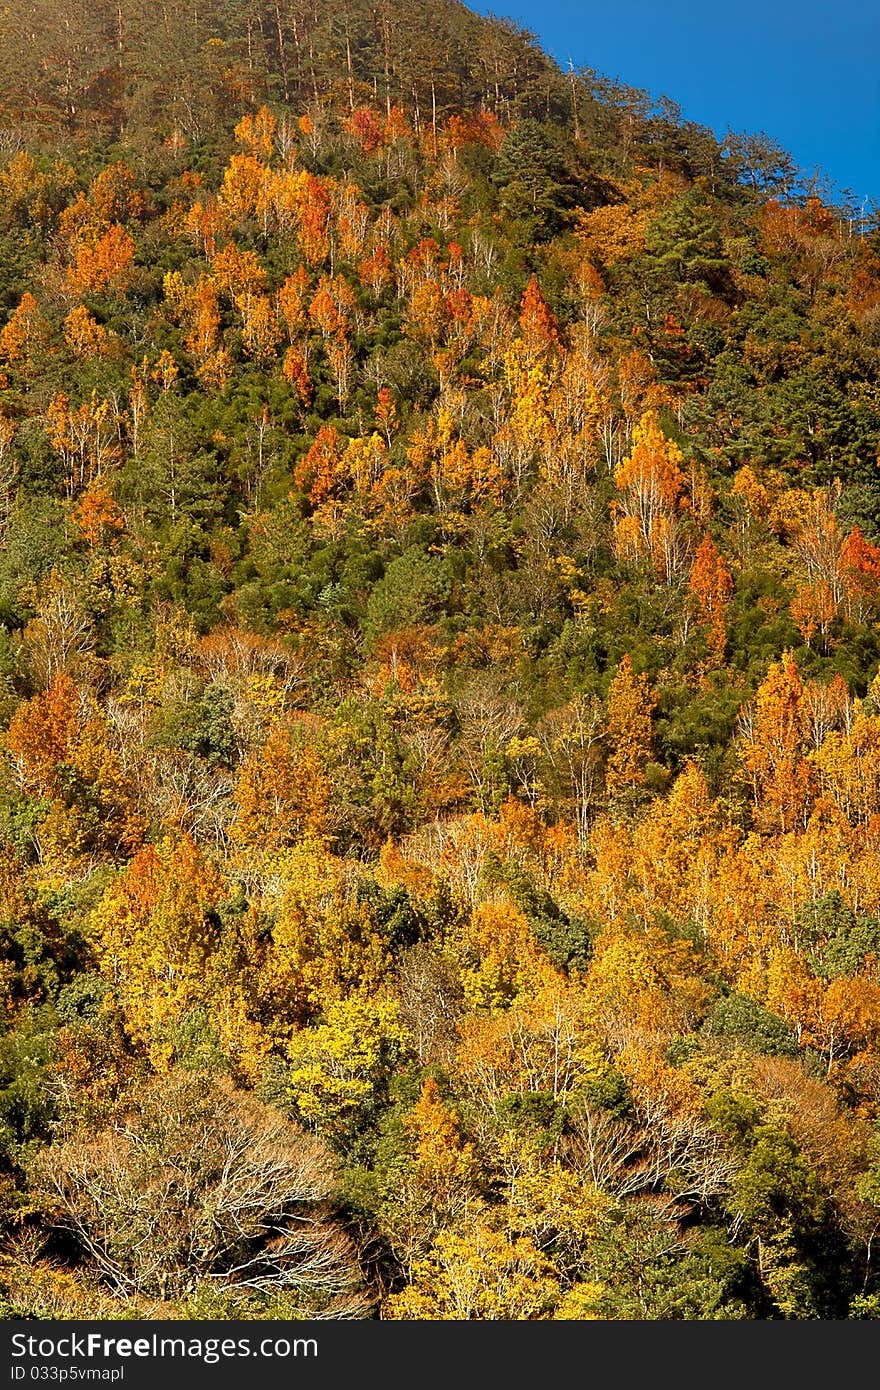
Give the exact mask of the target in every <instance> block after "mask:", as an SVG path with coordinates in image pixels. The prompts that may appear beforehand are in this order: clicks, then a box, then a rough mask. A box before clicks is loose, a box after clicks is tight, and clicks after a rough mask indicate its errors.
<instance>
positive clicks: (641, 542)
mask: <svg viewBox="0 0 880 1390" xmlns="http://www.w3.org/2000/svg"><path fill="white" fill-rule="evenodd" d="M683 462H684V460H683V456H682V452H681V450H680V449H679V447H678V445H677V444H676V443H675V442H674V441H673V440H671V439H667V438H666V436H665V435H664V434H663V431H662V429H661V428H660V421H659V419H658V417H657V415H656V413H655V412H654V411H648V413H647V414H645V415H643V416H642V419H641V421H640V422H639V424H638V425H637V426H636V429H635V430H634V432H633V442H632V449H631V450H630V453H629V455H628V456H627V457H626V458H625V459H623V460H622V462H621V463H620V464H619V465H618V467H617V468H616V469H615V473H614V485H615V487H616V488H617V492H618V497H617V498H616V499H615V501H614V502H613V503H612V509H611V510H612V515H613V517H614V541H615V546H616V548H617V552H618V554H619V555H620V556H621V558H622V559H624V560H629V561H633V560H639V559H642V558H643V557H646V558H648V559H650V560H651V561H652V563H653V565H654V568H655V570H656V571H657V575H658V577H659V578H660V579H661V580H665V581H666V582H669V580H671V579H672V577H673V576H674V575H675V573H676V572H677V570H678V569H679V568H680V565H681V563H682V559H683V557H684V552H683V550H682V547H681V545H680V543H679V540H678V536H677V528H676V518H677V514H678V512H679V511H680V509H681V499H682V493H683V491H684V483H685V479H684V474H683V472H682V468H681V465H682V463H683Z"/></svg>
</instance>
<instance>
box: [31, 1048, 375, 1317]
mask: <svg viewBox="0 0 880 1390" xmlns="http://www.w3.org/2000/svg"><path fill="white" fill-rule="evenodd" d="M35 1173H36V1176H37V1180H38V1182H39V1183H40V1186H41V1187H42V1190H43V1192H44V1193H45V1195H46V1198H47V1200H48V1201H49V1202H50V1203H51V1205H52V1206H53V1207H54V1217H53V1225H55V1226H56V1228H59V1229H64V1230H66V1231H68V1232H69V1233H70V1235H71V1237H72V1239H73V1242H74V1245H75V1247H76V1248H77V1250H78V1253H79V1257H80V1260H81V1261H82V1264H83V1266H84V1267H85V1268H86V1269H89V1270H91V1271H92V1272H93V1274H94V1275H95V1276H96V1277H97V1278H98V1280H99V1281H100V1282H101V1283H103V1284H104V1285H105V1286H106V1287H108V1288H109V1289H110V1290H111V1291H112V1292H113V1293H114V1295H115V1296H116V1297H117V1298H118V1299H120V1300H121V1301H122V1304H123V1306H125V1305H128V1306H131V1307H136V1306H137V1305H138V1303H139V1302H141V1301H142V1300H151V1301H152V1300H156V1299H159V1300H162V1301H163V1302H166V1301H175V1300H183V1301H184V1302H185V1301H186V1300H187V1299H194V1298H195V1297H196V1296H197V1295H198V1294H199V1292H200V1291H201V1290H203V1289H212V1290H214V1291H215V1295H219V1296H221V1297H224V1298H225V1299H226V1303H225V1306H226V1307H227V1308H228V1309H229V1310H230V1311H232V1310H234V1309H235V1308H236V1307H237V1306H238V1307H240V1306H242V1305H247V1304H248V1303H249V1302H256V1303H259V1302H263V1303H264V1304H265V1303H266V1302H267V1301H268V1300H270V1299H271V1298H273V1297H278V1296H280V1297H281V1298H282V1300H283V1301H282V1303H281V1306H282V1307H283V1308H284V1309H285V1310H286V1311H288V1312H289V1315H290V1316H294V1317H318V1318H320V1317H334V1318H339V1317H348V1318H351V1317H360V1316H363V1315H364V1313H365V1312H366V1311H367V1309H368V1307H369V1303H368V1300H367V1298H366V1297H365V1296H364V1294H363V1293H362V1292H361V1288H360V1283H361V1281H360V1277H359V1271H358V1268H357V1263H356V1259H355V1255H354V1251H353V1249H352V1247H351V1244H350V1242H349V1240H348V1239H347V1237H346V1236H345V1234H344V1233H343V1231H342V1229H341V1227H340V1226H339V1224H338V1223H337V1222H335V1221H334V1220H333V1218H332V1216H331V1215H330V1213H329V1212H328V1208H327V1203H328V1199H329V1198H331V1196H332V1195H333V1192H334V1180H333V1172H332V1168H331V1165H330V1163H329V1161H328V1155H327V1153H326V1150H325V1149H324V1148H323V1147H322V1145H321V1144H320V1143H318V1141H317V1140H315V1139H313V1138H310V1137H309V1136H307V1135H305V1134H304V1133H303V1132H302V1131H301V1130H299V1129H298V1128H297V1127H296V1126H295V1125H293V1124H291V1123H290V1121H288V1120H285V1119H284V1118H283V1116H281V1115H280V1114H279V1113H278V1111H277V1110H272V1109H270V1108H269V1107H268V1106H265V1105H262V1104H261V1103H260V1102H259V1101H258V1100H256V1099H255V1098H254V1097H253V1096H252V1095H248V1094H247V1093H245V1092H242V1091H238V1090H236V1089H235V1088H234V1087H233V1086H232V1085H231V1084H230V1083H229V1082H228V1081H227V1080H226V1079H225V1078H219V1079H217V1078H212V1077H209V1076H206V1075H205V1074H199V1073H193V1072H189V1073H187V1072H172V1073H170V1074H169V1075H168V1076H165V1077H159V1078H154V1079H153V1080H152V1081H151V1082H150V1083H148V1084H147V1085H146V1086H145V1087H143V1088H142V1089H141V1090H139V1091H138V1093H137V1094H136V1095H132V1096H128V1097H125V1098H124V1100H123V1101H122V1103H121V1104H120V1105H119V1107H118V1110H117V1113H116V1117H115V1123H114V1124H113V1125H112V1126H110V1127H109V1128H107V1129H105V1130H103V1131H102V1132H100V1133H99V1134H97V1135H96V1134H94V1132H92V1131H91V1130H90V1129H88V1128H84V1129H81V1130H80V1131H79V1132H75V1133H74V1134H73V1135H72V1136H71V1137H70V1138H68V1139H67V1140H65V1141H63V1142H62V1143H59V1144H56V1145H54V1146H53V1147H52V1148H50V1149H48V1150H47V1151H46V1152H45V1154H44V1155H43V1156H42V1157H41V1158H40V1160H39V1161H38V1162H37V1165H36V1169H35Z"/></svg>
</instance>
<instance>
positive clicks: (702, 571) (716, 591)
mask: <svg viewBox="0 0 880 1390" xmlns="http://www.w3.org/2000/svg"><path fill="white" fill-rule="evenodd" d="M688 584H689V587H690V591H691V593H692V594H693V595H694V597H695V599H696V601H697V603H698V605H699V612H700V621H701V622H702V624H703V625H704V627H705V628H706V643H707V645H708V647H709V650H710V652H711V653H712V655H713V657H714V658H715V660H716V661H717V662H719V663H721V662H723V660H724V648H725V646H726V642H727V632H726V625H725V610H726V607H727V604H728V601H729V599H730V596H731V594H732V593H733V576H732V574H731V573H730V570H729V569H728V567H727V564H726V562H725V560H724V558H723V557H722V555H721V554H720V553H719V551H718V549H717V548H716V546H715V544H714V543H713V541H712V538H711V536H709V535H706V536H704V537H703V539H702V541H701V542H700V545H699V549H698V550H697V553H696V556H695V557H694V563H693V568H692V569H691V573H690V579H689V581H688Z"/></svg>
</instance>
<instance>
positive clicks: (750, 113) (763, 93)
mask: <svg viewBox="0 0 880 1390" xmlns="http://www.w3.org/2000/svg"><path fill="white" fill-rule="evenodd" d="M468 3H470V5H471V8H472V9H475V10H478V11H479V12H480V13H482V14H488V13H490V12H494V13H495V14H500V15H505V16H507V17H509V18H510V19H514V20H516V21H517V22H518V23H520V24H522V25H524V26H525V27H526V28H527V29H531V30H532V31H533V32H534V33H536V34H537V35H538V37H539V38H540V40H541V42H542V45H543V47H544V48H546V49H547V50H548V51H549V52H550V53H552V54H553V56H554V57H555V58H556V59H558V60H559V62H561V63H563V64H567V62H568V59H569V58H571V60H572V61H573V62H574V64H575V66H578V65H580V64H586V65H587V66H589V67H592V68H596V69H597V70H598V71H599V72H604V73H607V74H608V75H609V76H613V77H619V78H621V79H622V81H624V82H626V83H628V84H629V85H630V86H632V87H643V88H646V89H647V90H648V91H650V92H652V93H653V94H655V95H657V96H659V95H663V96H668V97H671V98H672V99H673V101H677V102H678V104H679V105H680V106H681V107H682V110H683V111H684V114H685V115H686V116H687V117H689V118H690V119H692V120H695V121H699V122H700V123H701V124H703V125H708V126H711V127H712V128H713V129H714V130H716V131H717V132H718V134H720V135H723V134H724V132H725V131H726V130H727V129H728V128H731V129H733V130H738V131H742V130H749V131H759V130H765V131H766V132H767V133H768V135H770V136H772V137H773V138H774V139H775V140H777V141H778V142H779V144H781V145H782V146H783V147H784V148H785V149H787V150H789V151H790V153H791V154H792V155H793V156H794V157H795V159H796V160H797V162H798V163H799V164H800V165H801V167H802V168H804V169H806V170H807V171H808V172H812V171H813V170H814V169H817V168H819V169H821V170H824V171H825V173H827V174H828V175H829V176H830V177H831V179H832V180H833V181H834V183H835V184H836V185H837V186H838V188H840V189H847V190H849V191H850V192H851V193H852V194H853V196H854V198H855V199H856V200H858V201H860V200H861V199H862V198H867V199H868V200H869V202H878V203H880V3H878V0H873V3H870V0H824V3H819V0H766V3H763V4H762V3H759V0H728V3H726V4H724V5H721V4H719V3H717V0H702V3H696V0H616V3H615V0H603V3H601V4H592V5H588V4H583V3H580V4H579V3H578V2H577V0H506V2H505V0H496V3H494V4H491V5H489V4H485V3H480V0H476V2H475V0H468Z"/></svg>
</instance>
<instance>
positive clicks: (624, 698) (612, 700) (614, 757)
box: [605, 652, 657, 796]
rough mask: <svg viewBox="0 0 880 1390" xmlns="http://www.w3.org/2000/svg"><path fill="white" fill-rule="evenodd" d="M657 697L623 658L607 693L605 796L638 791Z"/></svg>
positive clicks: (649, 749)
mask: <svg viewBox="0 0 880 1390" xmlns="http://www.w3.org/2000/svg"><path fill="white" fill-rule="evenodd" d="M656 704H657V696H656V695H655V694H654V692H653V691H652V689H651V684H650V682H649V680H648V677H647V676H646V675H640V676H637V675H636V674H635V672H634V671H633V665H632V660H631V658H630V655H629V653H628V652H627V654H626V655H625V656H624V657H623V659H622V661H621V663H620V665H619V666H618V668H617V671H616V672H615V675H614V679H613V680H612V682H611V686H610V688H609V691H608V718H607V730H608V745H609V748H610V750H611V752H610V756H609V758H608V764H607V766H606V769H605V788H606V791H607V793H608V795H609V796H617V795H619V794H620V793H621V792H626V791H631V790H632V789H634V788H636V787H640V786H641V785H642V784H643V783H644V780H645V768H646V766H647V764H648V762H649V761H650V758H651V753H652V748H653V728H652V719H651V716H652V714H653V712H654V709H655V707H656Z"/></svg>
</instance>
